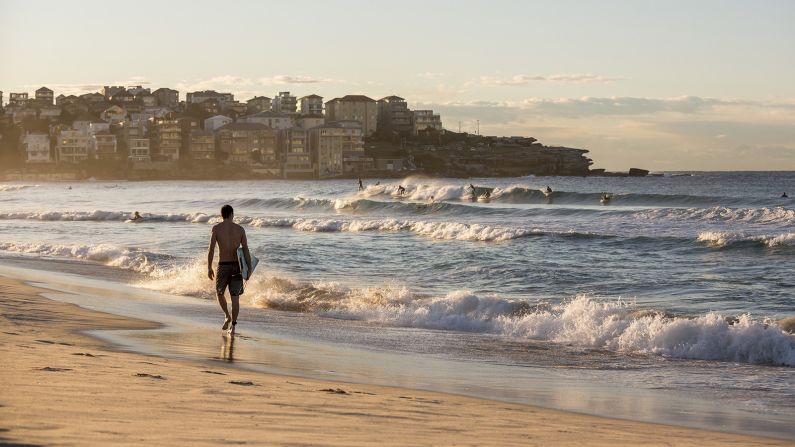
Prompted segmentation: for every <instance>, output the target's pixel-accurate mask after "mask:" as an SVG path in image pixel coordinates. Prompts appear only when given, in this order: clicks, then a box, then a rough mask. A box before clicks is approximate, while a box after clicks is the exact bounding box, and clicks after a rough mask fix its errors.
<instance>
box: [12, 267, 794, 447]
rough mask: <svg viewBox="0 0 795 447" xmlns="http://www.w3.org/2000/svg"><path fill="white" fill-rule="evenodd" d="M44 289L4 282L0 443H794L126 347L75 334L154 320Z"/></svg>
mask: <svg viewBox="0 0 795 447" xmlns="http://www.w3.org/2000/svg"><path fill="white" fill-rule="evenodd" d="M48 292H50V291H48V290H46V289H40V288H36V287H34V286H30V285H25V284H22V283H21V282H19V281H18V280H15V279H10V278H7V277H0V295H2V298H3V299H2V300H0V309H2V316H3V319H4V320H6V323H5V324H4V330H3V331H2V333H0V339H2V340H3V343H2V348H0V349H2V350H3V351H4V355H3V358H4V359H6V360H5V361H6V362H7V363H9V365H7V367H6V368H3V370H2V371H3V372H2V373H0V374H2V377H1V378H0V382H1V383H2V385H0V388H1V389H2V392H0V395H2V396H3V397H2V398H0V399H1V400H0V403H1V404H2V407H0V414H2V415H3V416H2V426H3V427H4V428H6V429H7V430H8V431H5V432H3V433H0V442H28V443H44V444H59V443H67V444H72V443H74V444H89V443H114V444H125V443H130V444H133V443H135V444H140V442H155V443H157V444H160V443H162V444H165V443H166V442H168V443H174V442H177V443H188V442H189V443H191V444H202V443H204V444H208V445H209V444H213V445H215V444H218V443H222V442H232V441H233V440H236V442H235V443H254V444H258V443H259V444H263V443H264V444H269V445H272V444H293V443H309V444H323V445H366V444H372V443H380V444H386V445H439V444H461V445H489V444H499V445H550V444H555V445H574V444H582V440H583V439H587V440H588V443H589V444H590V445H621V444H625V445H636V444H641V443H643V444H648V445H670V444H675V445H793V444H792V443H791V442H788V441H783V440H776V439H771V438H762V437H753V436H746V435H737V434H726V433H720V432H712V431H706V430H698V429H691V428H680V427H674V426H666V425H657V424H650V423H642V422H632V421H624V420H616V419H607V418H602V417H596V416H587V415H582V414H577V413H569V412H564V411H558V410H548V409H544V408H539V407H533V406H528V405H521V404H511V403H506V402H502V401H490V400H484V399H478V398H472V397H464V396H458V395H452V394H444V393H438V392H430V391H417V390H411V389H405V388H391V387H384V386H376V385H361V384H354V383H340V382H333V381H325V380H314V379H306V378H294V377H291V376H286V375H275V374H267V373H261V372H253V371H245V370H241V369H239V368H232V367H229V366H226V365H223V364H222V362H221V361H210V360H209V359H208V361H205V362H196V361H192V360H177V359H173V358H163V357H154V356H149V355H145V354H139V353H133V352H124V351H120V350H119V349H118V348H114V346H112V345H110V344H108V343H107V342H104V341H102V340H100V339H98V338H95V337H92V336H90V335H86V334H85V332H86V331H93V330H108V329H115V330H119V329H124V330H142V329H154V328H157V327H159V325H158V324H157V323H152V322H148V321H144V320H139V319H132V318H127V317H119V316H115V315H111V314H106V313H101V312H96V311H93V310H87V309H84V308H80V307H78V306H76V305H72V304H67V303H63V302H58V301H54V300H51V299H48V298H45V297H42V296H41V295H40V294H41V293H48ZM31 317H34V318H31ZM121 389H123V390H124V391H120V390H121ZM340 390H342V391H340ZM216 408H217V409H218V410H221V411H213V409H216ZM364 427H367V429H364ZM407 428H410V430H407ZM180 430H186V431H185V432H180ZM495 433H499V434H500V435H499V437H497V438H495ZM229 438H231V439H229Z"/></svg>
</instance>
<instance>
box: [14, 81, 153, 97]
mask: <svg viewBox="0 0 795 447" xmlns="http://www.w3.org/2000/svg"><path fill="white" fill-rule="evenodd" d="M151 84H152V83H151V82H150V81H149V80H147V78H146V77H144V76H133V77H131V78H128V79H123V80H120V81H118V80H117V81H110V82H93V83H80V84H68V83H66V84H65V83H56V82H44V83H41V84H28V85H25V86H24V87H25V88H26V89H30V90H35V89H38V88H39V87H42V86H45V87H47V88H49V89H51V90H52V91H53V92H54V93H55V96H58V95H60V94H64V95H82V94H84V93H92V92H98V91H100V90H101V89H102V87H104V86H106V85H123V86H131V85H141V86H143V85H151Z"/></svg>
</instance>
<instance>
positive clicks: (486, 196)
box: [483, 190, 491, 199]
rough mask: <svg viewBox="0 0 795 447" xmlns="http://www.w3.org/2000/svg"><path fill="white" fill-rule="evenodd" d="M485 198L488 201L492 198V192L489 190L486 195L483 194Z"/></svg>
mask: <svg viewBox="0 0 795 447" xmlns="http://www.w3.org/2000/svg"><path fill="white" fill-rule="evenodd" d="M483 197H485V198H487V199H488V198H490V197H491V191H489V190H486V193H485V194H483Z"/></svg>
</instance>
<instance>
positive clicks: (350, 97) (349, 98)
mask: <svg viewBox="0 0 795 447" xmlns="http://www.w3.org/2000/svg"><path fill="white" fill-rule="evenodd" d="M334 101H341V102H375V99H373V98H370V97H369V96H365V95H345V96H343V97H342V98H334V99H332V100H331V101H328V102H334Z"/></svg>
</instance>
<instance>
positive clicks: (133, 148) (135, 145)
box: [127, 137, 152, 162]
mask: <svg viewBox="0 0 795 447" xmlns="http://www.w3.org/2000/svg"><path fill="white" fill-rule="evenodd" d="M127 159H128V160H131V161H140V162H149V161H151V160H152V158H151V153H150V148H149V138H139V137H134V138H128V139H127Z"/></svg>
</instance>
